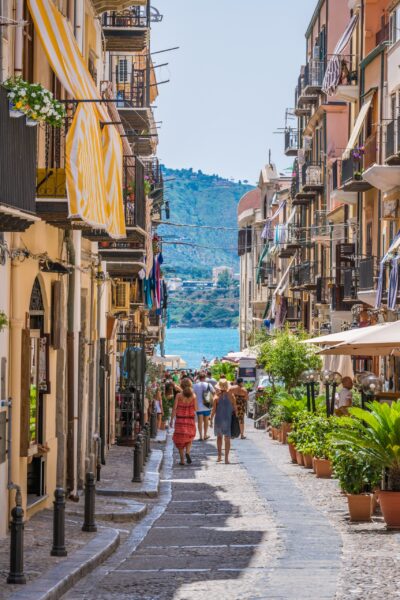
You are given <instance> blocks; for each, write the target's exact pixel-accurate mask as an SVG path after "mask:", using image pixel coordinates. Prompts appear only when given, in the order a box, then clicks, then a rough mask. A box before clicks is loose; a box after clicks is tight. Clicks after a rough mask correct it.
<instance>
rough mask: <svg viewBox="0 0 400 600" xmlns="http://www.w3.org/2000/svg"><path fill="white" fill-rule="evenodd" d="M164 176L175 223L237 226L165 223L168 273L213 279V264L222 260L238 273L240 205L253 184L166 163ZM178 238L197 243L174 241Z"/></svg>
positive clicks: (214, 265) (167, 197) (171, 215)
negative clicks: (174, 242)
mask: <svg viewBox="0 0 400 600" xmlns="http://www.w3.org/2000/svg"><path fill="white" fill-rule="evenodd" d="M164 179H165V197H166V199H167V200H169V203H170V221H171V223H183V224H190V225H211V226H213V227H228V228H232V229H230V230H223V229H221V230H213V229H202V228H201V227H200V228H197V227H172V226H169V225H164V226H161V227H160V228H159V232H160V234H161V235H162V237H163V239H164V244H163V254H164V257H165V263H164V271H165V273H166V274H167V275H168V274H169V275H171V276H177V277H182V278H184V279H210V278H211V274H212V268H213V267H217V266H221V265H224V266H228V267H232V268H233V269H234V271H235V272H237V271H238V269H239V260H238V256H237V229H236V226H237V205H238V202H239V200H240V198H241V197H242V196H243V194H245V193H246V192H248V191H249V190H250V189H252V186H250V185H247V184H245V183H240V182H233V181H229V180H228V179H223V178H222V177H219V176H218V175H205V174H204V173H202V172H201V171H198V172H194V171H193V170H192V169H180V170H176V169H167V168H164ZM172 241H183V242H185V243H189V244H196V245H197V246H194V245H193V246H192V245H172V244H171V243H170V242H172Z"/></svg>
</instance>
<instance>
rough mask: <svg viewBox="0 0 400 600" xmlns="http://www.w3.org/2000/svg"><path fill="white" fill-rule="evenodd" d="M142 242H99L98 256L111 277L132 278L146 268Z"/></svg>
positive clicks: (127, 240)
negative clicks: (105, 265)
mask: <svg viewBox="0 0 400 600" xmlns="http://www.w3.org/2000/svg"><path fill="white" fill-rule="evenodd" d="M144 245H145V244H144V240H143V239H142V240H132V239H126V240H122V241H114V240H110V239H108V240H107V241H104V240H102V241H99V256H100V258H101V260H104V261H106V262H107V273H109V274H110V276H111V277H124V278H133V277H135V276H136V275H137V274H138V273H139V271H141V270H142V269H145V268H146V260H145V257H144V251H145V248H144Z"/></svg>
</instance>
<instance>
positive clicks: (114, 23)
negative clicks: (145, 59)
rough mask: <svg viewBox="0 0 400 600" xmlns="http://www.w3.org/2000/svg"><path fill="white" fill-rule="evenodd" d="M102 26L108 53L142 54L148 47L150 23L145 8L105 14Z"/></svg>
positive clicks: (132, 8) (102, 17)
mask: <svg viewBox="0 0 400 600" xmlns="http://www.w3.org/2000/svg"><path fill="white" fill-rule="evenodd" d="M101 24H102V27H103V34H104V40H105V50H107V51H108V52H121V51H122V52H141V51H143V50H144V49H145V48H146V47H147V44H148V38H149V23H148V17H147V9H146V7H145V6H132V7H131V8H128V9H127V10H122V11H110V12H105V13H103V15H102V16H101Z"/></svg>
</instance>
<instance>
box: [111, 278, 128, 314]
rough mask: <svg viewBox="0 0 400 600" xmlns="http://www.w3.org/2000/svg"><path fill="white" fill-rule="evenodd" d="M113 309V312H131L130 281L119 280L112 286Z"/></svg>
mask: <svg viewBox="0 0 400 600" xmlns="http://www.w3.org/2000/svg"><path fill="white" fill-rule="evenodd" d="M111 294H112V297H111V311H112V312H113V313H120V312H126V313H128V312H129V305H130V302H129V300H130V283H126V282H124V281H121V282H117V283H116V284H115V285H114V286H112V291H111Z"/></svg>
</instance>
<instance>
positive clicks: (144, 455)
mask: <svg viewBox="0 0 400 600" xmlns="http://www.w3.org/2000/svg"><path fill="white" fill-rule="evenodd" d="M142 435H143V462H144V463H147V461H148V458H149V453H148V451H147V449H148V444H147V429H146V425H145V426H144V427H143V431H142Z"/></svg>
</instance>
